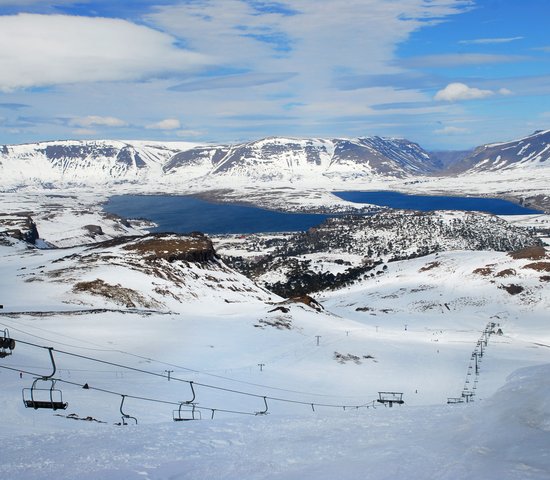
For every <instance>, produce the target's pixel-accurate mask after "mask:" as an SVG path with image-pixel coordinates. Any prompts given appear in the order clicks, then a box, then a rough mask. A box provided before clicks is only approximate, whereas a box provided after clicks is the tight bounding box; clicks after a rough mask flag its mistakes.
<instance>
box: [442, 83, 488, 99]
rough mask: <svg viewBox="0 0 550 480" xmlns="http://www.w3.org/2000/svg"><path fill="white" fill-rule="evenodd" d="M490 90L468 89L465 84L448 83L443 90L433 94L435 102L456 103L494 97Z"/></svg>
mask: <svg viewBox="0 0 550 480" xmlns="http://www.w3.org/2000/svg"><path fill="white" fill-rule="evenodd" d="M494 94H495V92H493V91H492V90H481V89H479V88H474V87H469V86H468V85H466V84H465V83H459V82H456V83H449V85H447V86H446V87H445V88H444V89H443V90H439V91H438V92H437V93H436V94H435V97H434V98H435V100H441V101H445V102H457V101H460V100H476V99H480V98H486V97H490V96H492V95H494Z"/></svg>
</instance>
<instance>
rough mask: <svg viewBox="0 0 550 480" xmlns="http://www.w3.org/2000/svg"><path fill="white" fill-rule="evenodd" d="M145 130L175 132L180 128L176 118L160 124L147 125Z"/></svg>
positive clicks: (167, 119) (162, 121)
mask: <svg viewBox="0 0 550 480" xmlns="http://www.w3.org/2000/svg"><path fill="white" fill-rule="evenodd" d="M145 128H148V129H151V130H177V129H178V128H181V124H180V121H179V120H178V119H177V118H166V119H165V120H161V121H160V122H156V123H152V124H150V125H147V126H146V127H145Z"/></svg>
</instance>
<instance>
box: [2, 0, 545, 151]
mask: <svg viewBox="0 0 550 480" xmlns="http://www.w3.org/2000/svg"><path fill="white" fill-rule="evenodd" d="M548 18H550V2H549V1H548V0H522V1H521V2H520V1H516V0H346V1H343V0H280V1H269V0H119V1H117V2H113V1H111V0H79V1H75V0H57V1H56V2H47V1H43V0H0V144H16V143H28V142H36V141H44V140H58V139H132V140H141V139H144V140H160V141H191V142H214V143H230V142H241V141H250V140H256V139H259V138H263V137H267V136H287V137H301V138H303V137H327V138H338V137H359V136H372V135H379V136H385V137H405V138H408V139H410V140H412V141H415V142H417V143H419V144H420V145H421V146H422V147H424V148H426V149H431V150H459V149H467V148H472V147H474V146H477V145H481V144H484V143H491V142H497V141H505V140H513V139H515V138H520V137H523V136H526V135H528V134H530V133H532V132H533V131H535V130H541V129H550V29H548V21H547V19H548Z"/></svg>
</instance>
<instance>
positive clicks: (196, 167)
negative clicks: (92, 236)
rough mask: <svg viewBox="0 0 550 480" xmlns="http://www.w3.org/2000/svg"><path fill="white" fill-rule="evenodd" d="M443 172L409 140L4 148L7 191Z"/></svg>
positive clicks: (0, 164)
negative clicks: (108, 184)
mask: <svg viewBox="0 0 550 480" xmlns="http://www.w3.org/2000/svg"><path fill="white" fill-rule="evenodd" d="M435 170H436V165H435V163H434V162H432V161H431V160H430V156H429V155H428V154H427V153H426V152H425V151H424V150H423V149H422V148H420V146H418V145H417V144H416V143H413V142H410V141H408V140H404V139H393V138H380V137H362V138H357V139H333V140H328V139H305V140H299V139H289V138H275V137H272V138H266V139H262V140H258V141H255V142H250V143H243V144H236V145H212V146H197V145H196V144H190V143H183V142H181V143H176V142H173V143H170V142H167V143H161V142H144V141H143V142H140V141H111V140H93V141H58V142H43V143H37V144H28V145H14V146H8V145H4V146H2V147H0V174H1V178H2V180H1V184H2V185H3V186H4V187H17V186H27V185H39V186H60V185H63V184H74V185H97V184H101V183H137V184H141V185H144V186H154V185H155V184H156V183H157V182H158V181H159V180H164V181H166V182H168V183H172V184H174V183H175V184H179V183H181V181H185V180H189V179H194V178H200V177H205V178H220V179H222V180H223V179H224V178H228V177H229V179H228V181H230V182H231V180H230V178H234V177H242V178H246V179H250V180H253V181H256V180H261V181H271V180H284V181H291V182H292V181H296V180H300V179H308V180H315V179H316V178H325V179H327V178H328V179H331V178H337V179H342V180H347V179H358V178H359V179H360V178H372V177H389V178H403V177H407V176H410V175H422V174H426V173H430V172H433V171H435Z"/></svg>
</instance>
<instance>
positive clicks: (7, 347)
mask: <svg viewBox="0 0 550 480" xmlns="http://www.w3.org/2000/svg"><path fill="white" fill-rule="evenodd" d="M3 334H4V336H3V337H1V338H0V358H5V357H7V356H8V355H11V352H12V350H13V349H14V348H15V340H14V339H13V338H10V332H9V331H8V329H7V328H5V329H4V330H3Z"/></svg>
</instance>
